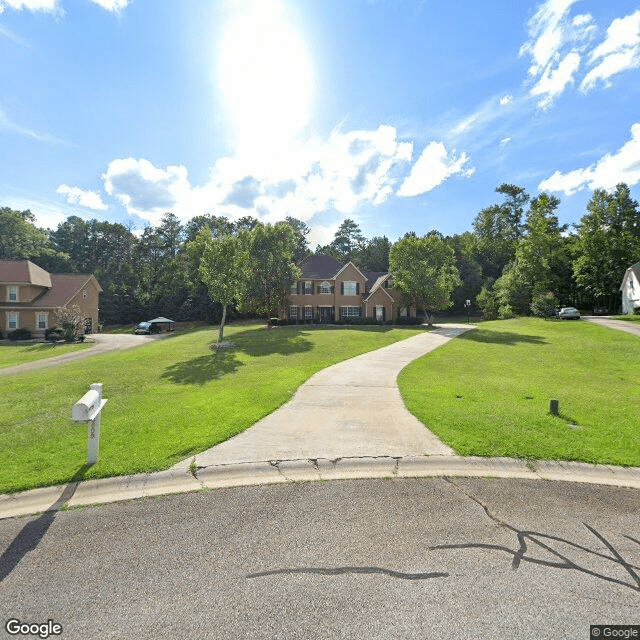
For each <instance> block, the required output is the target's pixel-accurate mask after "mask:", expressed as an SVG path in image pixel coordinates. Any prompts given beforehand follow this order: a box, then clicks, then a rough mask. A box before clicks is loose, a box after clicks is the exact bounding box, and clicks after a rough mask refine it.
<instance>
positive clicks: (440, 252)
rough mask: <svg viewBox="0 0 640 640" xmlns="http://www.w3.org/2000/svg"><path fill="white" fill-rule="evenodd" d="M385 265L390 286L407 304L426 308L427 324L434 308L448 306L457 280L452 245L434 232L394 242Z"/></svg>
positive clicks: (457, 275) (430, 320)
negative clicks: (397, 290) (388, 271)
mask: <svg viewBox="0 0 640 640" xmlns="http://www.w3.org/2000/svg"><path fill="white" fill-rule="evenodd" d="M389 267H390V271H391V273H392V274H393V281H394V286H395V287H396V288H397V289H399V290H400V291H401V292H402V293H403V294H404V295H405V297H406V299H407V301H408V302H409V303H410V304H411V305H413V306H416V307H422V308H423V309H424V310H425V311H426V313H427V318H428V322H429V324H431V323H432V322H433V313H434V312H435V311H439V310H441V309H446V308H448V307H450V306H451V304H452V302H451V294H452V293H453V290H454V289H455V288H456V287H457V286H459V285H460V284H461V282H460V276H459V273H458V269H457V268H456V261H455V255H454V253H453V249H452V248H451V247H449V246H448V245H447V243H446V242H445V241H444V240H442V239H441V238H439V237H437V236H435V235H431V236H424V237H422V238H412V237H405V238H403V239H402V240H400V241H398V242H396V243H395V244H394V245H393V246H392V247H391V252H390V254H389Z"/></svg>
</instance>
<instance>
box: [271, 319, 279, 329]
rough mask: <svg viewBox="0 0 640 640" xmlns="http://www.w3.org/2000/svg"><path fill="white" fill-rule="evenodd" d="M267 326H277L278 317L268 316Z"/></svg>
mask: <svg viewBox="0 0 640 640" xmlns="http://www.w3.org/2000/svg"><path fill="white" fill-rule="evenodd" d="M269 326H270V327H277V326H278V318H269Z"/></svg>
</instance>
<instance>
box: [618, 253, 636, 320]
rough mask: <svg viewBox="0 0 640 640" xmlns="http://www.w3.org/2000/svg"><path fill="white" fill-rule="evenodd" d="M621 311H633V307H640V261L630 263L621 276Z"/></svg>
mask: <svg viewBox="0 0 640 640" xmlns="http://www.w3.org/2000/svg"><path fill="white" fill-rule="evenodd" d="M620 291H622V313H633V310H634V308H635V307H640V262H636V263H635V264H634V265H631V266H630V267H629V268H628V269H627V270H626V271H625V273H624V278H622V285H620Z"/></svg>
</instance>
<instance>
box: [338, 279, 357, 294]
mask: <svg viewBox="0 0 640 640" xmlns="http://www.w3.org/2000/svg"><path fill="white" fill-rule="evenodd" d="M342 295H345V296H357V295H358V283H357V282H343V283H342Z"/></svg>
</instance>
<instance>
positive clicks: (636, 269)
mask: <svg viewBox="0 0 640 640" xmlns="http://www.w3.org/2000/svg"><path fill="white" fill-rule="evenodd" d="M630 273H633V274H634V275H635V277H636V279H637V280H638V282H640V262H636V263H635V264H632V265H631V266H630V267H629V268H628V269H627V270H626V271H625V272H624V277H623V278H622V284H621V285H620V290H621V291H622V288H623V287H624V283H625V282H626V281H627V277H628V276H629V274H630Z"/></svg>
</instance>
